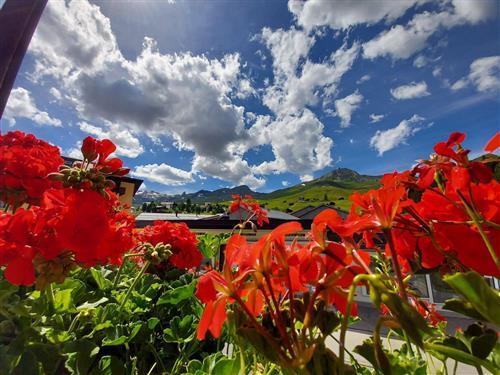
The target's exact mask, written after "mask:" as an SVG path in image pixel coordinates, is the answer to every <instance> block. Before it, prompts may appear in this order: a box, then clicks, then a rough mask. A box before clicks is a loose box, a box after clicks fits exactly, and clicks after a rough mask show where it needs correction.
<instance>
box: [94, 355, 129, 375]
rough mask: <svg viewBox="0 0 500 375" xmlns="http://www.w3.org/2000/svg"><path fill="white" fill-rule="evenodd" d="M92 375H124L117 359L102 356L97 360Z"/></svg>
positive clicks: (123, 368)
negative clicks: (97, 363)
mask: <svg viewBox="0 0 500 375" xmlns="http://www.w3.org/2000/svg"><path fill="white" fill-rule="evenodd" d="M92 374H93V375H94V374H95V375H121V374H125V367H124V365H123V362H122V361H120V359H119V358H117V357H115V356H111V355H106V356H103V357H102V358H101V359H100V360H99V366H98V368H96V369H94V371H93V372H92Z"/></svg>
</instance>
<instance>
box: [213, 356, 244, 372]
mask: <svg viewBox="0 0 500 375" xmlns="http://www.w3.org/2000/svg"><path fill="white" fill-rule="evenodd" d="M212 371H213V372H212V373H213V374H214V375H215V374H216V375H234V374H238V373H239V372H240V360H239V358H233V359H229V358H228V359H221V360H220V361H218V362H217V363H216V364H215V366H214V368H213V370H212Z"/></svg>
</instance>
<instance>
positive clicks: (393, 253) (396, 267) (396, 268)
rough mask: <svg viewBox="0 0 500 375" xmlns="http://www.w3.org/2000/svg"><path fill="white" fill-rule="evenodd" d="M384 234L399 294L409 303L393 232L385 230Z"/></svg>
mask: <svg viewBox="0 0 500 375" xmlns="http://www.w3.org/2000/svg"><path fill="white" fill-rule="evenodd" d="M383 232H384V235H385V238H386V240H387V244H388V245H389V250H390V252H391V261H392V268H394V273H395V274H396V280H397V282H398V288H399V293H401V296H402V297H403V298H404V300H405V301H407V300H408V296H407V295H406V288H405V285H404V283H403V275H402V274H401V267H400V266H399V262H398V254H397V253H396V248H395V247H394V241H393V238H392V232H391V230H390V229H384V230H383Z"/></svg>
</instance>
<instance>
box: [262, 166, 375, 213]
mask: <svg viewBox="0 0 500 375" xmlns="http://www.w3.org/2000/svg"><path fill="white" fill-rule="evenodd" d="M379 181H380V176H367V175H362V174H359V173H358V172H356V171H353V170H352V169H348V168H338V169H334V170H332V171H330V172H328V173H326V174H324V175H323V176H321V177H319V178H316V179H314V180H311V181H307V182H303V183H301V184H298V185H294V186H291V187H288V188H285V189H279V190H276V191H273V192H272V193H268V194H266V195H265V196H263V197H261V198H260V199H259V201H260V202H261V204H265V205H266V207H268V208H272V209H277V210H280V211H296V210H300V209H301V208H304V207H307V206H318V205H320V204H330V205H335V206H336V207H339V208H341V209H344V210H348V209H349V208H350V206H351V204H350V201H349V196H350V195H351V194H352V193H354V192H355V191H359V192H364V191H367V190H369V189H373V188H376V187H378V186H379Z"/></svg>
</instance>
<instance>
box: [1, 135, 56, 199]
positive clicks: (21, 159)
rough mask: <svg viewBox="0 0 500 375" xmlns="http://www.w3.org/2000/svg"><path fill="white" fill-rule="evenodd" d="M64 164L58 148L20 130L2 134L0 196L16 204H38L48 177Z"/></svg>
mask: <svg viewBox="0 0 500 375" xmlns="http://www.w3.org/2000/svg"><path fill="white" fill-rule="evenodd" d="M62 164H63V159H62V158H61V155H60V153H59V149H58V148H57V147H55V146H52V145H50V144H48V143H47V142H45V141H42V140H40V139H37V138H36V137H35V136H34V135H32V134H25V133H23V132H21V131H13V132H8V133H7V134H4V135H0V200H2V201H4V202H7V203H8V204H10V205H13V206H19V205H21V204H23V203H28V204H39V203H40V199H41V197H42V194H43V192H44V191H45V190H47V189H48V188H50V187H51V186H54V184H55V183H54V182H53V181H51V180H50V179H48V178H47V176H48V175H49V174H50V173H53V172H57V171H58V170H59V167H60V166H61V165H62Z"/></svg>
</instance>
